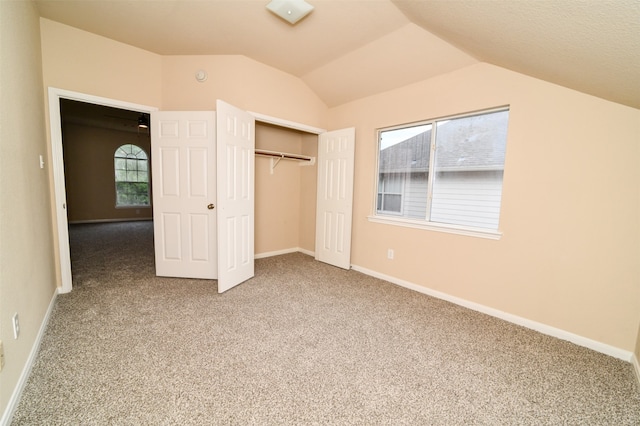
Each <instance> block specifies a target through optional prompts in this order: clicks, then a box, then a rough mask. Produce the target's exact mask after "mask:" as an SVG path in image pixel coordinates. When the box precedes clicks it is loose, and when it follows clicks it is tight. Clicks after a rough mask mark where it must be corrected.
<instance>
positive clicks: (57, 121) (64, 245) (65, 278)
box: [48, 87, 158, 293]
mask: <svg viewBox="0 0 640 426" xmlns="http://www.w3.org/2000/svg"><path fill="white" fill-rule="evenodd" d="M48 96H49V100H48V105H49V134H50V138H51V139H50V145H51V168H52V172H53V185H54V188H53V192H54V205H53V206H52V208H51V210H52V214H53V218H54V220H55V223H56V226H55V227H54V239H57V246H58V262H57V263H58V267H59V269H60V272H59V273H60V284H61V287H60V288H59V289H58V293H68V292H70V291H71V288H72V276H71V254H70V252H69V222H68V218H67V208H66V203H67V192H66V187H65V181H64V178H65V176H64V155H63V149H62V120H61V117H60V100H61V99H69V100H73V101H80V102H85V103H89V104H95V105H102V106H108V107H113V108H120V109H126V110H130V111H137V112H142V113H151V112H152V111H157V110H158V108H156V107H153V106H147V105H140V104H134V103H131V102H126V101H120V100H117V99H110V98H103V97H100V96H94V95H89V94H86V93H80V92H73V91H70V90H64V89H58V88H55V87H49V88H48Z"/></svg>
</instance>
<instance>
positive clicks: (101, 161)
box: [63, 123, 153, 222]
mask: <svg viewBox="0 0 640 426" xmlns="http://www.w3.org/2000/svg"><path fill="white" fill-rule="evenodd" d="M63 135H64V136H63V137H64V140H63V150H64V170H65V186H66V188H65V189H66V193H67V219H68V220H69V222H87V221H89V222H90V221H107V220H114V219H115V220H126V219H134V220H137V219H151V218H152V217H153V211H152V209H151V207H150V206H149V207H132V208H122V207H118V208H116V205H115V203H116V188H115V183H114V179H115V178H114V169H113V167H114V160H113V155H114V153H115V151H116V149H118V147H120V146H121V145H124V144H134V145H138V146H139V147H140V148H142V149H143V150H144V151H145V152H146V153H147V157H148V158H149V159H151V140H150V138H149V133H148V132H141V133H134V132H124V131H120V130H113V129H106V128H100V127H90V126H85V125H81V124H74V123H67V124H64V125H63ZM149 173H151V161H149Z"/></svg>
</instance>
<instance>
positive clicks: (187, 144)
mask: <svg viewBox="0 0 640 426" xmlns="http://www.w3.org/2000/svg"><path fill="white" fill-rule="evenodd" d="M215 127H216V126H215V114H214V113H213V111H209V112H206V111H205V112H203V111H198V112H192V111H176V112H174V111H158V112H153V113H151V161H152V168H151V170H152V173H153V228H154V246H155V260H156V275H159V276H167V277H180V278H204V279H215V278H217V274H218V272H217V264H218V254H217V243H216V240H217V238H216V228H217V227H216V211H215V210H214V203H215V201H216V173H215V168H214V167H215V163H216V146H215V145H216V144H215V136H216V134H215V133H216V130H215Z"/></svg>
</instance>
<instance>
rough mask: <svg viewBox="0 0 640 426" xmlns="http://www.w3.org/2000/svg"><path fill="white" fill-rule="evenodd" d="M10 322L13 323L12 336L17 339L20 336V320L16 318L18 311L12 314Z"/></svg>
mask: <svg viewBox="0 0 640 426" xmlns="http://www.w3.org/2000/svg"><path fill="white" fill-rule="evenodd" d="M11 322H12V323H13V338H14V339H17V338H18V336H20V320H19V319H18V313H17V312H16V313H15V314H13V317H12V318H11Z"/></svg>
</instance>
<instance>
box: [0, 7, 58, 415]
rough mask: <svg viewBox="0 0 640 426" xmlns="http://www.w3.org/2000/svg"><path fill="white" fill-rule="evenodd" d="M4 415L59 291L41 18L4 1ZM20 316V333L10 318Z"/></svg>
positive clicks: (0, 267) (0, 144)
mask: <svg viewBox="0 0 640 426" xmlns="http://www.w3.org/2000/svg"><path fill="white" fill-rule="evenodd" d="M0 39H1V40H2V42H1V46H2V50H1V52H0V57H1V58H2V59H1V60H0V339H2V343H3V345H4V354H5V366H4V369H3V370H2V372H0V416H2V414H3V413H5V411H6V409H7V406H8V403H9V400H10V398H11V395H12V394H13V392H14V390H15V388H16V385H17V383H18V379H19V377H20V374H21V373H22V371H23V369H24V367H25V364H26V362H27V359H28V356H29V353H30V351H31V349H32V347H33V344H34V342H35V339H36V336H37V333H38V331H39V328H40V326H41V324H42V322H43V319H44V317H45V314H46V311H47V307H48V306H49V303H50V302H51V300H52V297H53V295H54V293H55V289H56V280H55V273H54V266H53V265H54V260H53V255H52V248H53V242H52V237H51V235H52V228H51V213H50V212H51V205H50V203H49V182H48V175H47V171H48V169H49V164H50V163H49V162H46V163H45V168H44V169H40V168H39V165H38V164H39V155H41V154H42V155H43V156H45V159H46V153H47V144H46V139H45V123H44V111H43V103H42V99H43V88H42V64H41V58H40V30H39V20H38V14H37V12H36V10H35V6H34V5H33V4H32V3H31V2H22V1H20V2H15V1H0ZM16 312H17V313H18V314H19V318H20V336H19V338H18V339H17V340H15V339H14V338H13V331H12V326H11V317H12V316H13V314H14V313H16Z"/></svg>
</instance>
